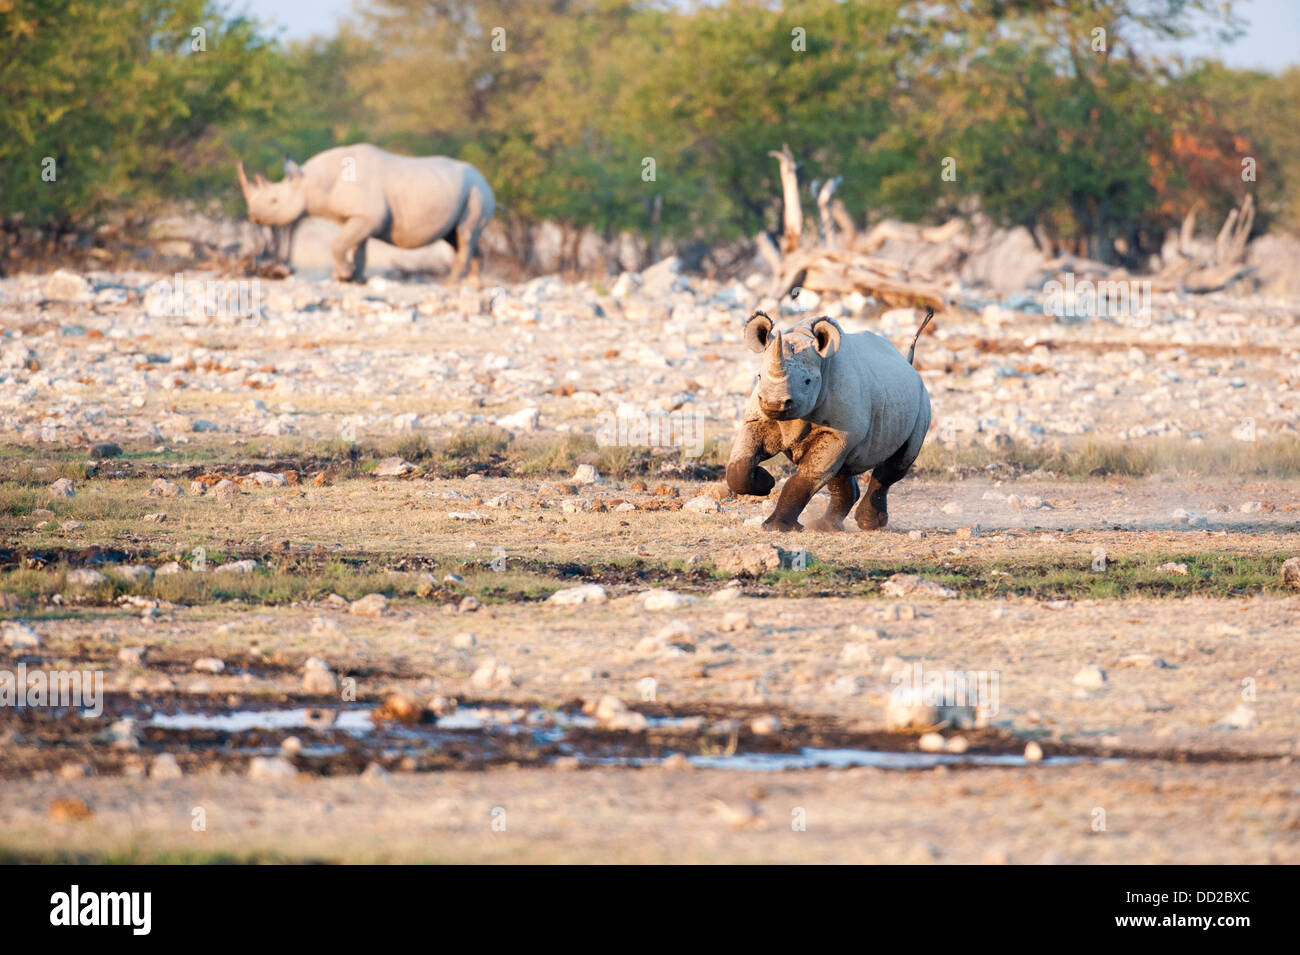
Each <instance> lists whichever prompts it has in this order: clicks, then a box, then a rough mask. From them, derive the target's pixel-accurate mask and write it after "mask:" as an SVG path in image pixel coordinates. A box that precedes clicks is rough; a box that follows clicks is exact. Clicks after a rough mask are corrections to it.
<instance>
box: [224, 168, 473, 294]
mask: <svg viewBox="0 0 1300 955" xmlns="http://www.w3.org/2000/svg"><path fill="white" fill-rule="evenodd" d="M239 185H240V188H242V189H243V190H244V199H245V200H246V201H247V202H248V217H249V218H250V219H251V220H252V221H253V222H256V223H258V224H259V225H269V226H285V225H292V224H293V223H295V222H297V221H298V220H299V219H301V218H303V217H304V216H320V217H321V218H324V219H333V220H334V221H335V222H338V223H340V224H341V225H342V226H343V231H341V232H340V233H339V235H338V238H336V239H335V240H334V243H333V245H332V246H331V251H332V252H333V255H334V277H335V278H337V279H339V280H340V281H349V280H351V281H358V282H359V281H361V280H362V278H363V275H364V272H365V267H366V255H365V250H366V240H367V239H369V238H370V237H371V236H374V237H375V238H377V239H383V240H384V241H385V242H389V243H391V244H393V245H395V246H397V247H398V248H402V249H414V248H417V247H419V246H422V245H429V244H430V243H432V242H436V241H437V240H438V239H446V240H447V242H449V243H450V244H451V246H452V248H454V249H455V250H456V261H455V264H454V265H453V267H452V275H453V276H454V277H455V278H456V279H463V278H464V277H465V275H466V274H467V272H468V271H469V268H470V265H471V264H472V265H473V268H474V271H475V275H476V276H477V273H478V268H479V265H480V262H481V259H482V253H481V252H480V251H479V248H478V241H479V236H480V235H481V234H482V232H483V229H484V227H485V226H486V225H487V224H488V221H489V220H491V218H492V213H493V212H495V211H496V199H495V198H494V197H493V195H492V187H491V186H489V185H488V184H487V180H486V179H484V178H483V175H482V173H480V172H479V171H478V170H477V169H475V168H474V167H473V166H471V165H470V164H469V163H465V162H461V161H460V160H458V159H449V158H447V157H446V156H398V155H396V154H394V153H390V152H386V151H385V150H382V149H380V148H379V147H378V146H372V145H371V144H369V143H358V144H357V145H355V146H339V147H338V148H336V149H327V150H325V151H324V152H323V153H319V154H317V155H315V156H313V157H312V158H311V159H309V160H307V161H306V162H305V163H303V165H302V166H301V167H299V166H298V164H297V163H295V162H294V161H293V160H291V159H290V160H286V161H285V175H284V179H282V180H281V181H280V182H274V183H273V182H268V181H267V180H266V178H265V177H264V176H262V175H260V174H259V175H256V176H254V178H253V180H252V181H249V179H248V177H247V176H246V175H245V174H244V164H243V163H242V162H241V163H239Z"/></svg>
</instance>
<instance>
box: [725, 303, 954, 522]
mask: <svg viewBox="0 0 1300 955" xmlns="http://www.w3.org/2000/svg"><path fill="white" fill-rule="evenodd" d="M933 315H934V312H933V311H931V312H930V313H929V314H927V315H926V317H925V321H924V322H922V323H921V327H920V329H918V330H917V333H916V336H917V339H919V338H920V336H921V332H922V331H923V330H924V329H925V326H926V325H927V324H929V321H930V319H931V318H932V317H933ZM745 341H746V343H747V344H748V345H749V348H750V350H751V351H754V352H759V353H763V355H764V358H763V365H762V369H761V371H760V372H759V376H758V381H757V383H756V385H755V387H754V393H753V395H752V396H751V397H750V400H749V406H748V408H747V409H746V412H745V420H744V423H743V424H742V425H741V428H740V434H739V435H738V436H737V437H736V441H735V444H734V445H732V449H731V458H730V460H728V462H727V484H728V486H729V487H730V488H731V490H732V491H734V492H735V493H737V494H756V495H761V496H766V495H767V493H768V492H769V491H771V490H772V488H773V486H774V485H775V483H776V482H775V481H774V480H773V478H772V475H771V474H769V473H768V472H767V471H765V470H764V469H763V468H761V467H759V466H758V465H759V462H760V461H764V460H766V459H767V458H770V457H773V456H774V455H777V454H785V455H787V456H788V457H789V458H790V460H791V461H793V462H794V463H795V465H796V467H797V468H798V470H797V472H796V473H795V475H794V476H793V477H791V478H790V479H789V480H788V481H786V483H785V487H784V488H782V490H781V496H780V497H779V498H778V499H777V502H776V509H775V510H774V511H773V512H772V515H771V516H770V517H769V518H768V519H767V520H766V521H765V522H764V523H763V527H764V528H765V529H767V530H779V531H797V530H803V525H802V524H800V523H799V521H798V518H799V515H800V513H802V511H803V509H804V507H805V506H807V504H808V501H809V500H810V499H811V498H812V496H813V495H814V494H816V493H817V492H818V491H820V490H821V489H822V488H823V487H826V486H828V485H829V489H830V498H831V500H830V505H829V506H828V507H827V508H826V513H825V514H824V515H823V516H822V517H821V518H820V519H818V520H817V521H816V522H815V523H814V524H813V525H812V526H813V529H814V530H835V531H839V530H843V529H844V526H843V521H844V518H845V516H846V515H847V514H848V513H849V509H850V508H852V507H853V504H854V502H856V501H857V500H858V482H857V475H859V474H862V473H863V472H865V471H871V483H870V484H869V485H868V487H867V495H866V497H864V498H863V499H862V503H861V504H859V505H858V509H857V510H856V511H855V512H854V515H853V516H854V519H855V520H856V521H857V522H858V526H859V527H861V528H862V529H863V530H876V529H879V528H882V527H884V526H885V524H886V523H887V522H888V520H889V514H888V510H887V502H886V495H887V493H888V491H889V488H890V486H891V485H893V484H895V483H897V482H898V481H899V479H901V478H902V477H903V475H905V474H906V473H907V471H908V469H909V468H911V466H912V462H914V461H915V460H916V456H917V455H918V454H920V453H921V445H922V443H923V442H924V441H925V434H926V432H927V431H928V430H929V428H930V395H929V392H927V391H926V389H925V383H924V382H923V381H922V380H921V376H920V375H919V374H917V372H916V369H915V368H913V367H912V356H913V354H914V352H915V351H916V339H913V341H912V348H911V350H910V351H909V352H908V353H907V357H906V358H904V357H903V356H902V355H901V354H899V352H898V349H896V348H895V347H894V346H893V345H892V344H891V343H890V342H889V341H888V340H886V339H884V338H882V337H881V336H879V335H875V334H873V333H871V332H860V333H858V334H855V335H846V334H844V332H843V330H842V329H841V328H840V326H839V323H838V322H836V321H835V320H834V319H832V318H814V319H807V320H805V321H803V322H801V323H799V324H798V325H796V326H795V327H794V328H792V329H790V330H789V331H788V332H786V333H785V334H782V333H781V332H780V331H773V328H772V320H771V319H770V318H768V316H767V315H765V314H764V313H762V312H755V313H754V314H753V315H752V316H751V317H750V319H749V321H748V322H747V323H746V325H745Z"/></svg>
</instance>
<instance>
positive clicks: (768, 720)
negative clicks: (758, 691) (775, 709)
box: [749, 713, 781, 736]
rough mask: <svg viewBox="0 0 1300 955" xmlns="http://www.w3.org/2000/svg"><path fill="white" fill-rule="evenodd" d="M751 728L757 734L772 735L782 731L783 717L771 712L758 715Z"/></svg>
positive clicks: (750, 725)
mask: <svg viewBox="0 0 1300 955" xmlns="http://www.w3.org/2000/svg"><path fill="white" fill-rule="evenodd" d="M749 728H750V730H752V731H753V733H754V735H755V736H772V735H774V734H776V733H779V732H781V717H779V716H776V715H775V714H771V713H766V714H764V715H763V716H756V717H754V720H753V722H751V723H750V724H749Z"/></svg>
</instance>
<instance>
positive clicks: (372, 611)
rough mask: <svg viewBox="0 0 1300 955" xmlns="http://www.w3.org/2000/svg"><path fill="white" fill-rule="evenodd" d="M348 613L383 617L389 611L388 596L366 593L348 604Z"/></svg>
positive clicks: (359, 615)
mask: <svg viewBox="0 0 1300 955" xmlns="http://www.w3.org/2000/svg"><path fill="white" fill-rule="evenodd" d="M348 613H350V614H352V615H353V616H357V617H382V616H384V615H385V614H386V613H388V598H387V597H386V596H384V595H383V594H366V595H365V596H364V597H362V598H361V599H360V600H354V601H352V603H351V604H349V605H348Z"/></svg>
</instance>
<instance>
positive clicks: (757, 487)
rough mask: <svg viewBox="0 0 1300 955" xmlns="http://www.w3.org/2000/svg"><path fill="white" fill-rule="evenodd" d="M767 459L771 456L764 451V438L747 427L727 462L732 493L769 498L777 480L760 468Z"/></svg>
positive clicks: (737, 440) (728, 481) (732, 449)
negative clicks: (760, 463)
mask: <svg viewBox="0 0 1300 955" xmlns="http://www.w3.org/2000/svg"><path fill="white" fill-rule="evenodd" d="M767 457H770V455H769V454H768V453H767V452H766V451H764V450H763V439H762V436H761V435H759V434H756V433H755V432H754V430H753V429H752V428H751V427H748V426H746V427H745V429H744V430H743V431H741V433H740V435H739V437H737V438H736V443H735V444H734V445H732V448H731V457H730V458H729V459H728V460H727V487H729V488H730V489H731V493H733V494H752V495H754V496H755V497H767V495H768V493H769V492H770V491H771V490H772V488H773V487H775V486H776V479H775V478H774V477H772V475H771V474H769V473H768V472H767V471H765V470H764V469H763V468H760V467H759V466H758V462H759V461H761V460H763V459H764V458H767Z"/></svg>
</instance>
